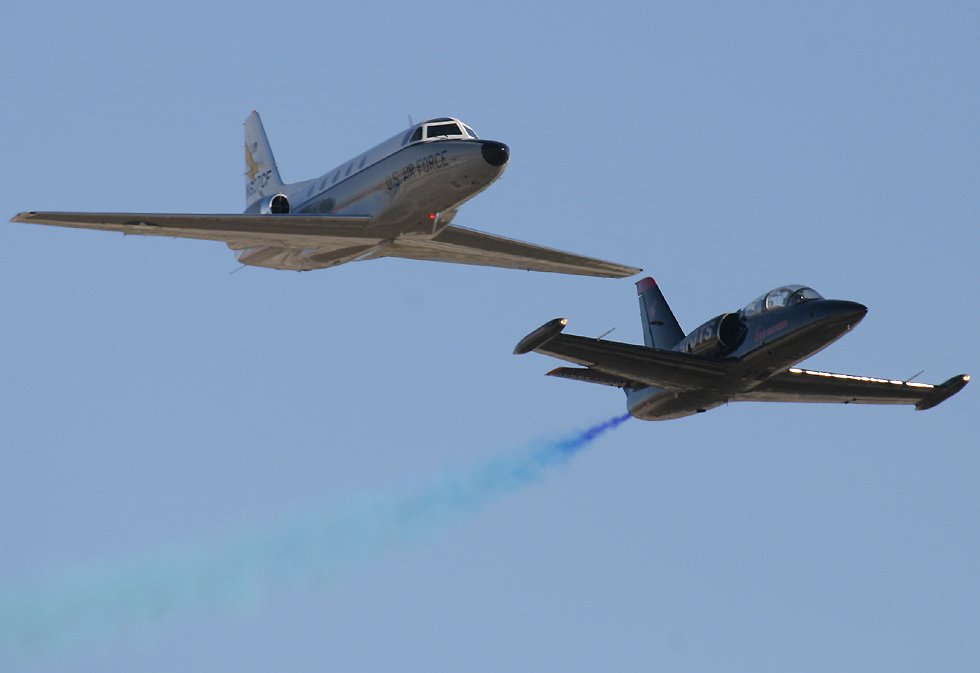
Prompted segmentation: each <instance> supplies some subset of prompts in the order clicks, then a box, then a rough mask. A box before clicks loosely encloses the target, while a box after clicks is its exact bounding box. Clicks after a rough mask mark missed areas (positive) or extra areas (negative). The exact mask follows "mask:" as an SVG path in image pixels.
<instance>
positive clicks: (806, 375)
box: [734, 367, 970, 410]
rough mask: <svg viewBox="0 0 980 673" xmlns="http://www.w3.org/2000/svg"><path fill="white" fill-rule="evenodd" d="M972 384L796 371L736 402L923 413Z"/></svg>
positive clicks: (960, 380)
mask: <svg viewBox="0 0 980 673" xmlns="http://www.w3.org/2000/svg"><path fill="white" fill-rule="evenodd" d="M969 380H970V377H969V376H967V375H965V374H961V375H959V376H954V377H953V378H951V379H949V380H948V381H946V382H944V383H940V384H938V385H937V384H932V383H916V382H914V381H898V380H895V379H879V378H874V377H871V376H855V375H853V374H835V373H832V372H819V371H815V370H812V369H797V368H795V367H794V368H793V369H790V370H788V371H785V372H783V373H781V374H776V375H775V376H773V377H772V378H770V379H769V380H767V381H765V382H764V383H762V385H760V386H759V387H758V388H756V389H754V390H753V391H751V392H749V393H743V394H741V395H738V396H737V397H735V398H734V399H735V400H739V401H751V402H840V403H844V404H851V403H853V404H914V405H915V408H916V409H919V410H924V409H931V408H932V407H934V406H936V405H937V404H939V403H940V402H943V401H944V400H946V399H947V398H949V397H951V396H952V395H955V394H956V393H957V392H959V391H960V390H962V389H963V386H965V385H966V384H967V383H968V382H969Z"/></svg>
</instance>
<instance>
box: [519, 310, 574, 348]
mask: <svg viewBox="0 0 980 673" xmlns="http://www.w3.org/2000/svg"><path fill="white" fill-rule="evenodd" d="M567 324H568V320H567V319H566V318H555V319H554V320H549V321H548V322H546V323H545V324H543V325H541V327H539V328H537V329H536V330H534V331H533V332H531V333H530V334H528V335H527V336H526V337H524V338H523V339H521V341H520V343H518V344H517V347H516V348H514V355H524V354H525V353H530V352H531V351H533V350H535V349H537V348H540V347H541V346H544V345H545V344H546V343H548V342H549V341H551V340H552V339H554V338H555V337H556V336H558V335H559V334H561V331H562V330H563V329H565V325H567Z"/></svg>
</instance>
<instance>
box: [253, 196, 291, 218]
mask: <svg viewBox="0 0 980 673" xmlns="http://www.w3.org/2000/svg"><path fill="white" fill-rule="evenodd" d="M259 213H260V214H262V215H288V214H289V199H288V198H287V197H286V195H285V194H275V195H273V196H270V197H268V198H266V199H263V200H262V206H261V207H260V208H259Z"/></svg>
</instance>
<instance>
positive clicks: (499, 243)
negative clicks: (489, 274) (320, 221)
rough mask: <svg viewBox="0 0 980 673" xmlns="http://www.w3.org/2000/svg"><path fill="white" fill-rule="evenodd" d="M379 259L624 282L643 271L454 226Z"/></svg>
mask: <svg viewBox="0 0 980 673" xmlns="http://www.w3.org/2000/svg"><path fill="white" fill-rule="evenodd" d="M377 256H378V257H403V258H405V259H421V260H429V261H434V262H454V263H456V264H478V265H480V266H497V267H504V268H507V269H525V270H528V271H552V272H555V273H570V274H577V275H580V276H601V277H604V278H625V277H626V276H632V275H634V274H636V273H639V272H640V271H641V269H637V268H635V267H632V266H624V265H622V264H614V263H613V262H606V261H603V260H601V259H594V258H592V257H583V256H582V255H575V254H572V253H570V252H562V251H561V250H554V249H552V248H545V247H543V246H540V245H533V244H531V243H524V242H523V241H515V240H514V239H510V238H504V237H503V236H494V235H493V234H487V233H484V232H482V231H475V230H473V229H465V228H463V227H457V226H454V225H449V226H447V227H446V228H445V229H443V230H442V231H441V232H440V233H439V234H438V235H436V236H435V237H433V238H414V237H410V236H403V237H401V238H398V239H396V240H395V241H393V242H391V243H390V244H388V245H386V246H385V247H384V248H383V249H381V250H379V251H378V253H377Z"/></svg>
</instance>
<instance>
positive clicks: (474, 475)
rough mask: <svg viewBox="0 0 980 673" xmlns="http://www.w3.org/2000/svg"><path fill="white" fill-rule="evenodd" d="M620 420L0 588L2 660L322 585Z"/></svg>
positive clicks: (543, 467) (542, 472)
mask: <svg viewBox="0 0 980 673" xmlns="http://www.w3.org/2000/svg"><path fill="white" fill-rule="evenodd" d="M628 418H629V416H628V415H624V416H619V417H616V418H613V419H610V420H608V421H605V422H603V423H599V424H597V425H594V426H592V427H590V428H588V429H586V430H584V431H581V432H579V433H577V434H574V435H572V436H570V437H567V438H565V439H560V440H557V441H551V442H545V443H539V444H537V445H533V446H531V447H530V448H529V449H527V450H525V451H523V452H519V453H516V454H513V455H511V456H508V457H505V458H501V459H496V460H493V461H491V462H489V463H486V464H484V465H482V466H480V467H478V468H477V469H474V470H472V471H469V472H466V473H462V474H457V475H449V476H446V477H444V478H442V479H440V480H438V481H436V482H434V483H430V484H429V485H428V486H425V487H423V488H421V489H418V490H416V491H414V492H412V493H409V494H407V495H403V496H401V497H396V498H389V499H386V500H384V501H381V502H379V501H378V500H377V499H370V500H367V499H365V500H364V501H362V502H358V503H353V504H350V505H349V506H347V507H346V508H344V509H342V510H340V511H336V510H334V511H330V512H311V513H307V514H304V515H297V516H291V517H289V518H288V519H287V520H285V521H281V522H280V523H279V524H278V525H274V526H270V527H269V528H268V529H266V530H264V531H261V532H258V533H252V534H248V535H241V536H237V537H233V538H231V539H229V540H227V541H226V543H225V544H215V543H214V542H207V543H202V544H199V545H191V546H190V547H189V548H187V549H184V550H171V551H167V550H157V551H154V552H152V553H147V554H144V555H142V556H138V557H134V558H129V559H125V560H122V561H117V562H113V563H101V564H96V565H92V566H87V567H83V568H76V569H74V570H73V571H72V572H70V573H67V574H64V575H62V576H60V577H57V578H48V579H47V580H46V581H44V582H42V583H39V584H37V585H35V586H33V587H30V588H17V589H8V590H3V591H0V665H2V664H4V662H7V664H8V665H9V664H12V663H13V662H14V661H16V660H20V661H23V660H25V659H28V658H31V657H32V656H34V655H38V654H43V653H46V652H50V651H52V650H54V649H56V648H59V647H62V646H64V645H67V644H71V643H75V642H80V641H87V640H91V639H93V638H99V637H105V636H111V635H112V634H114V633H119V632H121V631H126V630H132V629H136V630H138V631H141V632H143V633H144V634H145V633H147V632H148V630H149V629H150V628H151V627H153V626H155V625H158V624H160V623H161V622H164V621H165V620H168V619H173V618H175V617H177V616H180V615H182V614H185V613H193V612H208V611H213V610H219V609H228V608H229V607H237V606H254V605H256V604H257V602H258V601H259V600H260V599H261V597H262V595H263V594H265V593H266V592H268V591H271V590H273V589H296V588H299V587H303V586H309V585H324V584H329V582H330V581H332V580H334V579H335V578H336V575H337V574H338V572H339V571H340V570H342V569H344V568H346V567H351V566H354V565H356V564H358V563H360V562H364V561H368V560H370V559H371V558H374V557H376V556H377V555H378V553H379V552H381V551H383V550H384V549H385V548H387V547H391V546H392V545H394V544H397V543H404V542H411V541H414V540H417V539H418V538H419V537H420V536H421V535H423V534H425V533H428V532H430V531H432V530H434V529H435V528H437V527H439V526H440V525H444V524H446V523H448V522H450V521H452V520H453V519H455V518H459V517H460V516H463V515H467V514H472V513H474V512H477V511H479V510H480V509H481V508H483V507H485V506H487V505H488V504H489V503H491V502H492V501H494V500H495V499H497V498H500V497H502V496H504V495H507V494H508V493H512V492H514V491H517V490H519V489H521V488H524V487H526V486H528V485H530V484H533V483H536V482H538V481H540V480H541V479H543V478H544V477H545V476H546V474H547V473H548V472H549V471H551V470H553V469H555V468H557V467H560V466H562V465H564V464H566V463H567V462H568V461H569V460H571V459H572V458H573V457H574V456H575V455H576V454H577V453H579V452H580V451H581V450H582V449H584V448H585V447H586V446H588V445H589V444H590V443H591V442H593V441H595V440H596V439H598V438H599V437H600V436H601V435H603V434H604V433H606V432H608V431H609V430H612V429H613V428H615V427H617V426H619V425H620V424H622V423H623V422H624V421H626V420H627V419H628ZM2 668H4V669H5V670H6V669H7V668H8V666H2Z"/></svg>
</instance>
